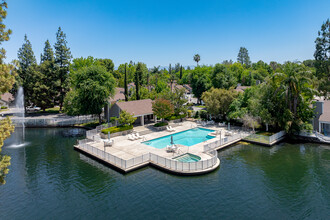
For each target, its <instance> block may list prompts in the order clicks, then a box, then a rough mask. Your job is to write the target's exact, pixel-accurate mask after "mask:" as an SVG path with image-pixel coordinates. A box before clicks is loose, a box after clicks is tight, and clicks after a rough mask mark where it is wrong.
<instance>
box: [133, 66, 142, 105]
mask: <svg viewBox="0 0 330 220" xmlns="http://www.w3.org/2000/svg"><path fill="white" fill-rule="evenodd" d="M142 76H143V66H142V63H141V62H138V64H137V66H136V71H135V77H134V83H135V95H136V100H140V87H141V84H142Z"/></svg>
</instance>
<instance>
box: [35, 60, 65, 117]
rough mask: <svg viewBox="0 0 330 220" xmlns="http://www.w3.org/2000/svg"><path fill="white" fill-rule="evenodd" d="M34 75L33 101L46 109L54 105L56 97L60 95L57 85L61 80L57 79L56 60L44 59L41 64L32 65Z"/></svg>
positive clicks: (42, 108)
mask: <svg viewBox="0 0 330 220" xmlns="http://www.w3.org/2000/svg"><path fill="white" fill-rule="evenodd" d="M31 67H33V68H31V70H30V71H32V73H31V76H32V77H33V80H32V82H33V93H32V96H31V102H32V103H33V105H36V106H38V107H40V108H41V110H43V111H45V110H46V109H47V108H51V107H54V105H55V98H56V97H57V96H58V91H57V87H58V86H59V81H58V80H57V79H56V71H55V66H54V61H48V60H45V61H43V62H42V63H41V64H40V65H39V66H36V65H33V66H31Z"/></svg>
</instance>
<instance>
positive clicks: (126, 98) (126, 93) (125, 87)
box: [124, 63, 128, 102]
mask: <svg viewBox="0 0 330 220" xmlns="http://www.w3.org/2000/svg"><path fill="white" fill-rule="evenodd" d="M124 89H125V91H124V92H125V101H126V102H127V101H128V88H127V64H126V63H125V82H124Z"/></svg>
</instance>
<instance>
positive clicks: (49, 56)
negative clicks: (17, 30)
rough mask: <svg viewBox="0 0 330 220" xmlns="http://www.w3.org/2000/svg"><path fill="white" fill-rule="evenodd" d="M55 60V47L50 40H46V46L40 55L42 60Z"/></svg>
mask: <svg viewBox="0 0 330 220" xmlns="http://www.w3.org/2000/svg"><path fill="white" fill-rule="evenodd" d="M46 60H47V61H54V51H53V48H52V47H51V46H50V43H49V40H46V42H45V47H44V53H43V54H41V56H40V62H41V63H42V62H44V61H46Z"/></svg>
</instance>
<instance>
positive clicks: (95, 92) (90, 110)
mask: <svg viewBox="0 0 330 220" xmlns="http://www.w3.org/2000/svg"><path fill="white" fill-rule="evenodd" d="M71 82H72V87H73V88H72V91H74V92H70V93H68V95H67V96H66V101H65V103H66V107H69V109H66V111H72V112H73V113H79V115H87V114H94V115H98V116H99V122H100V123H101V122H102V119H101V113H102V108H103V107H104V106H105V105H106V104H107V100H108V98H109V97H110V96H113V95H114V92H115V87H116V81H115V79H114V77H113V76H112V74H111V73H109V72H108V71H107V70H106V68H105V67H103V66H100V65H93V66H89V67H83V68H80V69H79V70H77V72H76V73H75V75H74V78H73V79H72V81H71ZM72 96H74V97H72ZM70 108H73V109H74V110H72V109H71V110H70Z"/></svg>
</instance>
